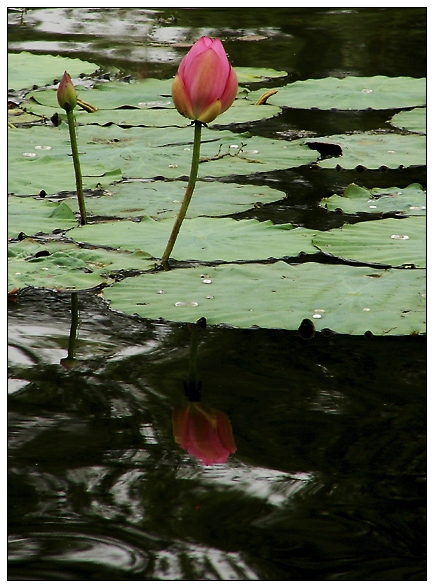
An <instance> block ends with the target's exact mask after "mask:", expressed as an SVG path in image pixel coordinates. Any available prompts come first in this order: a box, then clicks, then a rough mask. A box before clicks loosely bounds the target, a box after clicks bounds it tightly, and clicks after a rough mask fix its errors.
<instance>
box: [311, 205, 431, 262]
mask: <svg viewBox="0 0 434 588" xmlns="http://www.w3.org/2000/svg"><path fill="white" fill-rule="evenodd" d="M313 244H314V245H315V246H316V247H318V248H319V249H320V250H321V251H323V252H325V253H328V254H331V255H333V256H335V257H341V258H344V259H347V260H354V261H358V262H363V263H372V264H374V263H380V264H387V265H390V266H393V267H399V266H403V265H408V266H411V267H417V268H425V267H426V218H424V217H421V216H412V217H408V218H403V219H396V218H387V219H383V220H376V221H369V222H362V223H357V224H355V225H344V226H343V227H342V228H341V229H331V230H329V231H323V232H318V233H317V234H316V235H315V237H314V239H313Z"/></svg>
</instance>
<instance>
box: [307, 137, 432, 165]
mask: <svg viewBox="0 0 434 588" xmlns="http://www.w3.org/2000/svg"><path fill="white" fill-rule="evenodd" d="M315 142H316V143H331V144H334V145H339V146H340V147H341V149H342V155H341V156H338V157H331V158H329V159H321V160H319V161H318V165H319V166H320V167H322V168H328V169H330V168H334V167H336V166H337V165H339V166H340V167H341V168H343V169H355V168H356V167H357V166H363V167H366V168H368V169H378V168H380V167H382V166H385V167H389V168H398V167H401V166H402V167H410V166H411V165H426V137H423V136H420V135H398V134H394V133H390V134H385V133H384V134H383V133H379V134H376V133H354V134H353V135H331V136H329V137H320V138H315Z"/></svg>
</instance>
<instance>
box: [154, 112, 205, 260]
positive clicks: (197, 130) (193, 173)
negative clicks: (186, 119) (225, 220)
mask: <svg viewBox="0 0 434 588" xmlns="http://www.w3.org/2000/svg"><path fill="white" fill-rule="evenodd" d="M201 132H202V123H201V122H200V121H198V120H195V121H194V144H193V156H192V159H191V170H190V178H189V180H188V185H187V188H186V190H185V195H184V200H183V201H182V204H181V208H180V209H179V212H178V216H177V217H176V221H175V224H174V225H173V229H172V232H171V234H170V237H169V241H168V242H167V245H166V249H165V251H164V253H163V257H162V258H161V261H162V263H163V264H165V263H167V260H168V259H169V257H170V254H171V253H172V249H173V247H174V245H175V241H176V238H177V237H178V233H179V230H180V228H181V225H182V221H183V220H184V218H185V215H186V213H187V208H188V205H189V204H190V200H191V197H192V196H193V191H194V187H195V185H196V179H197V172H198V168H199V154H200V137H201Z"/></svg>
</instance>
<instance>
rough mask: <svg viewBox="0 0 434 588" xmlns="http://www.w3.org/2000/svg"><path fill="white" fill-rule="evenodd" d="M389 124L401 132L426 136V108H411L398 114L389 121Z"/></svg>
mask: <svg viewBox="0 0 434 588" xmlns="http://www.w3.org/2000/svg"><path fill="white" fill-rule="evenodd" d="M389 122H390V124H391V125H392V126H394V127H397V128H398V129H402V130H403V131H411V132H413V133H420V134H422V135H426V108H413V110H404V111H402V112H398V114H395V115H394V116H392V118H391V119H390V121H389Z"/></svg>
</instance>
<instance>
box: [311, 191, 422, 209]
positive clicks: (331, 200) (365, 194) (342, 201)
mask: <svg viewBox="0 0 434 588" xmlns="http://www.w3.org/2000/svg"><path fill="white" fill-rule="evenodd" d="M321 205H322V206H324V207H325V208H327V210H330V211H335V210H336V209H339V210H341V211H342V212H345V213H348V214H357V213H360V212H368V213H372V214H375V215H378V214H379V213H380V214H382V213H385V212H400V213H402V214H405V215H409V216H414V215H422V216H425V215H426V191H425V190H424V189H423V188H422V186H421V185H420V184H411V185H410V186H407V187H406V188H396V187H394V188H372V189H371V190H368V189H367V188H362V187H361V186H358V185H357V184H350V185H349V186H347V188H346V189H345V192H344V193H343V195H342V196H338V195H337V194H334V195H333V196H330V197H328V198H323V200H321Z"/></svg>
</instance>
